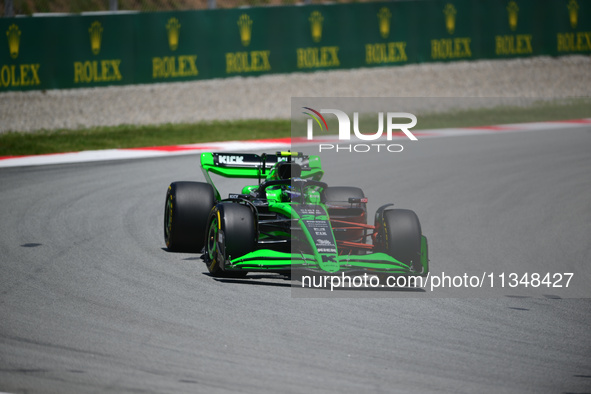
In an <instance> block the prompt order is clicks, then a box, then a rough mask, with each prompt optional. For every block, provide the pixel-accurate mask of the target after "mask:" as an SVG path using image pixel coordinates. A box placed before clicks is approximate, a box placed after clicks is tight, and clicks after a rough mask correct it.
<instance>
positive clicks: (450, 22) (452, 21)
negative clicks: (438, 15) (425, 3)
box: [443, 3, 458, 34]
mask: <svg viewBox="0 0 591 394" xmlns="http://www.w3.org/2000/svg"><path fill="white" fill-rule="evenodd" d="M457 13H458V12H457V11H456V7H454V5H453V4H450V3H447V4H446V5H445V8H444V9H443V14H444V15H445V28H446V29H447V32H448V33H449V34H454V31H455V30H456V14H457Z"/></svg>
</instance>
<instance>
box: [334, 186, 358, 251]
mask: <svg viewBox="0 0 591 394" xmlns="http://www.w3.org/2000/svg"><path fill="white" fill-rule="evenodd" d="M323 193H324V203H325V204H326V207H327V208H328V215H329V217H330V218H331V219H336V220H343V221H347V222H354V223H359V224H367V204H366V203H364V202H360V203H355V204H351V203H350V202H349V198H365V194H364V193H363V190H361V189H360V188H358V187H351V186H331V187H327V188H326V189H324V191H323ZM339 227H347V225H345V224H339V223H333V229H335V230H336V231H335V232H334V235H335V238H336V239H337V240H346V241H355V242H362V243H365V237H364V231H363V230H347V231H339V230H338V228H339Z"/></svg>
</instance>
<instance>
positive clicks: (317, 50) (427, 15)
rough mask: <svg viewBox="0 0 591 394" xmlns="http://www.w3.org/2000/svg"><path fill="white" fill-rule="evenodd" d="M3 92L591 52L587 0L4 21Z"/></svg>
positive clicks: (427, 1) (0, 26) (427, 0)
mask: <svg viewBox="0 0 591 394" xmlns="http://www.w3.org/2000/svg"><path fill="white" fill-rule="evenodd" d="M0 32H2V35H1V37H0V40H3V41H4V45H0V92H1V91H7V90H31V89H37V90H39V89H61V88H76V87H91V86H105V85H127V84H140V83H154V82H173V81H189V80H199V79H210V78H224V77H230V76H251V75H263V74H271V73H290V72H302V71H316V70H327V69H351V68H358V67H379V66H391V65H403V64H410V63H422V62H439V61H456V60H473V59H497V58H513V57H527V56H539V55H551V56H559V55H564V54H587V55H588V54H591V0H509V1H507V0H453V1H449V2H446V1H436V0H423V1H396V2H387V3H386V2H376V3H361V4H333V5H310V6H286V7H262V8H246V9H223V10H200V11H179V12H154V13H127V14H95V15H72V16H54V17H16V18H3V19H0Z"/></svg>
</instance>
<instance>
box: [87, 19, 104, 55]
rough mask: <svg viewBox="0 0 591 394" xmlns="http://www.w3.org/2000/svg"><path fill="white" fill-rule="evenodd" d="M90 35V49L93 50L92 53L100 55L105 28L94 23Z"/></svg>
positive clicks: (96, 22) (98, 23)
mask: <svg viewBox="0 0 591 394" xmlns="http://www.w3.org/2000/svg"><path fill="white" fill-rule="evenodd" d="M88 33H89V34H90V48H91V49H92V53H94V54H95V55H98V54H99V52H100V51H101V38H102V36H103V27H102V26H101V24H100V22H98V21H94V22H92V25H90V28H89V29H88Z"/></svg>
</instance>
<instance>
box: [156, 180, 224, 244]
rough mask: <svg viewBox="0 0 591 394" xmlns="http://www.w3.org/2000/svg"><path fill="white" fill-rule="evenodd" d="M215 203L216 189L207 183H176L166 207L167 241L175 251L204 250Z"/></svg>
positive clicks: (167, 198)
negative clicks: (211, 212) (206, 231)
mask: <svg viewBox="0 0 591 394" xmlns="http://www.w3.org/2000/svg"><path fill="white" fill-rule="evenodd" d="M214 204H215V197H214V192H213V187H212V186H211V185H210V184H208V183H203V182H173V183H171V184H170V186H169V187H168V191H167V192H166V203H165V205H164V242H166V246H167V247H168V249H169V250H170V251H173V252H199V251H201V250H202V249H203V245H204V240H205V227H206V225H207V218H208V216H209V211H211V208H212V207H213V206H214Z"/></svg>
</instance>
